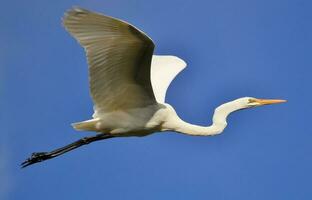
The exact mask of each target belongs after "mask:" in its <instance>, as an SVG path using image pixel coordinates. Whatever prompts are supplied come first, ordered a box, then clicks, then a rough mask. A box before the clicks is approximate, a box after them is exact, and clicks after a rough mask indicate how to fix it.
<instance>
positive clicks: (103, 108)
mask: <svg viewBox="0 0 312 200" xmlns="http://www.w3.org/2000/svg"><path fill="white" fill-rule="evenodd" d="M63 24H64V26H65V28H66V30H67V31H68V32H69V33H70V34H71V35H72V36H73V37H74V38H75V39H77V41H78V42H79V43H80V44H81V45H82V46H83V47H84V48H85V51H86V54H87V60H88V64H89V81H90V91H91V96H92V99H93V101H94V104H95V110H96V112H110V111H115V110H122V109H131V108H137V107H144V106H148V105H150V104H154V103H155V102H156V100H155V97H154V94H153V90H152V85H151V80H150V65H151V58H152V54H153V50H154V44H153V42H152V40H151V39H150V38H149V37H148V36H146V35H145V34H144V33H143V32H142V31H140V30H138V29H137V28H135V27H134V26H132V25H130V24H128V23H126V22H124V21H121V20H118V19H115V18H112V17H109V16H104V15H101V14H98V13H94V12H91V11H88V10H85V9H81V8H74V9H71V10H69V11H68V12H67V13H66V14H65V16H64V19H63Z"/></svg>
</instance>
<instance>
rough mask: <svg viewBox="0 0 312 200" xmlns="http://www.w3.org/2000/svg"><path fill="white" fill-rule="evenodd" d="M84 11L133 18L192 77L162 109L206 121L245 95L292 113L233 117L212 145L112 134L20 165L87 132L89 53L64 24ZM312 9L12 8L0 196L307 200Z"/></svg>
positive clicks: (270, 2)
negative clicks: (79, 127) (83, 125)
mask: <svg viewBox="0 0 312 200" xmlns="http://www.w3.org/2000/svg"><path fill="white" fill-rule="evenodd" d="M73 5H78V6H81V7H84V8H87V9H90V10H95V11H98V12H101V13H105V14H107V15H111V16H114V17H117V18H121V19H123V20H125V21H128V22H131V23H132V24H134V25H135V26H137V27H139V28H140V29H142V30H143V31H145V32H146V33H147V34H148V35H149V36H150V37H151V38H153V40H154V41H155V43H156V52H155V53H156V54H171V55H177V56H179V57H181V58H183V59H184V60H185V61H186V62H187V63H188V67H187V68H186V69H185V70H184V71H183V73H181V74H180V75H179V76H178V77H177V78H176V79H175V80H174V82H173V83H172V85H171V86H170V88H169V90H168V94H167V102H168V103H170V104H172V105H173V106H174V107H175V108H176V110H177V112H178V114H179V115H180V116H181V118H183V119H184V120H186V121H188V122H191V123H195V124H200V125H209V124H210V123H211V116H212V113H213V110H214V108H215V107H216V106H218V105H219V104H221V103H224V102H226V101H230V100H233V99H236V98H238V97H244V96H253V97H259V98H283V99H287V100H288V103H287V104H280V105H274V106H266V107H259V108H255V109H249V110H244V111H240V112H236V113H234V114H233V115H231V116H230V117H229V120H228V124H229V126H228V127H227V128H226V130H225V132H224V133H223V134H222V135H219V136H217V137H190V136H185V135H182V134H176V133H157V134H154V135H151V136H148V137H144V138H135V137H133V138H117V139H112V140H107V141H101V142H97V143H94V144H91V145H89V146H86V147H83V148H80V149H77V150H75V151H73V152H71V153H68V154H65V155H64V156H61V157H58V158H55V159H53V160H49V161H46V162H44V163H40V164H36V165H33V166H31V167H29V168H25V169H20V168H19V164H20V163H21V161H23V160H24V159H25V158H26V157H28V156H29V155H30V154H31V153H32V152H34V151H48V150H52V149H54V148H57V147H60V146H62V145H65V144H67V143H70V142H72V141H74V140H77V139H79V138H81V137H83V136H87V135H90V133H89V132H76V131H75V130H73V129H72V128H71V126H70V123H72V122H76V121H82V120H85V119H89V118H90V116H91V114H92V112H93V111H92V101H91V98H90V96H89V91H88V78H87V65H86V59H85V56H84V52H83V49H82V48H81V47H80V46H79V45H78V43H77V42H76V41H75V40H74V39H73V38H72V37H70V35H69V34H68V33H67V32H66V31H65V30H64V28H63V27H62V25H61V17H62V15H63V13H64V12H65V11H66V10H67V9H69V8H70V7H72V6H73ZM311 7H312V1H310V0H236V1H232V0H205V1H204V0H203V1H194V0H192V1H181V0H173V1H168V0H157V1H147V0H128V1H126V0H107V1H100V0H88V1H78V0H75V1H74V0H72V1H70V0H68V1H47V0H29V1H17V0H10V1H5V0H3V1H2V2H1V14H0V25H1V30H0V44H1V48H0V81H1V82H0V92H1V100H0V106H1V112H0V125H1V126H0V131H1V135H0V199H4V200H19V199H45V200H56V199H75V200H80V199H114V200H115V199H116V200H119V199H120V200H124V199H149V200H156V199H157V200H159V199H179V200H180V199H192V200H193V199H194V200H198V199H205V200H206V199H214V200H233V199H237V200H250V199H253V200H263V199H266V200H270V199H274V200H276V199H283V200H288V199H300V200H310V199H312V190H311V181H312V172H311V169H312V157H311V153H312V145H311V144H312V130H311V124H310V123H311V122H310V117H311V114H312V109H311V104H310V103H311V98H312V95H311V85H312V79H311V76H312V70H311V69H312V68H311V67H312V57H311V50H312V48H311V47H312V26H311V20H312V12H311Z"/></svg>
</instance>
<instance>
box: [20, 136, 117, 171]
mask: <svg viewBox="0 0 312 200" xmlns="http://www.w3.org/2000/svg"><path fill="white" fill-rule="evenodd" d="M112 137H115V136H112V135H104V134H99V135H95V136H91V137H84V138H82V139H80V140H77V141H76V142H73V143H71V144H69V145H66V146H64V147H61V148H58V149H55V150H53V151H50V152H35V153H33V154H31V156H30V157H29V158H28V159H26V160H25V161H24V162H23V163H22V164H21V166H22V168H24V167H27V166H28V165H32V164H35V163H38V162H41V161H44V160H48V159H51V158H55V157H57V156H60V155H62V154H64V153H66V152H69V151H71V150H74V149H76V148H78V147H81V146H83V145H86V144H89V143H91V142H95V141H98V140H104V139H108V138H112Z"/></svg>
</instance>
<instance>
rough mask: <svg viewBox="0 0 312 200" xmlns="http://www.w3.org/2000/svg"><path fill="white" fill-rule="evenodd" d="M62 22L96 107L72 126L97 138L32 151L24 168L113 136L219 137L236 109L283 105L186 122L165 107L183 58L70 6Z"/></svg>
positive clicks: (123, 25)
mask: <svg viewBox="0 0 312 200" xmlns="http://www.w3.org/2000/svg"><path fill="white" fill-rule="evenodd" d="M63 24H64V26H65V28H66V30H67V31H68V32H69V33H70V34H71V35H72V36H73V37H74V38H75V39H76V40H77V41H78V42H79V43H80V44H81V45H82V46H83V47H84V49H85V51H86V54H87V59H88V64H89V79H90V90H91V96H92V99H93V101H94V104H95V106H94V114H93V116H92V117H93V119H90V120H87V121H83V122H78V123H74V124H73V127H74V128H75V129H76V130H83V131H95V132H97V133H98V134H97V135H95V136H92V137H85V138H83V139H81V140H78V141H76V142H74V143H72V144H69V145H67V146H65V147H62V148H59V149H56V150H54V151H51V152H40V153H33V154H32V156H31V157H30V158H28V159H27V160H26V161H25V162H23V163H22V167H26V166H28V165H31V164H34V163H37V162H40V161H43V160H47V159H50V158H53V157H56V156H59V155H61V154H63V153H66V152H68V151H71V150H73V149H75V148H77V147H80V146H82V145H85V144H89V143H91V142H94V141H97V140H102V139H107V138H112V137H125V136H146V135H149V134H151V133H154V132H159V131H175V132H179V133H184V134H187V135H194V136H195V135H196V136H212V135H217V134H220V133H221V132H222V131H223V129H224V128H225V127H226V125H227V122H226V118H227V116H228V115H229V114H230V113H232V112H234V111H236V110H240V109H244V108H252V107H256V106H261V105H267V104H275V103H282V102H285V100H277V99H257V98H253V97H243V98H239V99H236V100H234V101H231V102H228V103H225V104H222V105H221V106H219V107H217V108H216V109H215V112H214V115H213V119H212V121H213V123H212V125H211V126H207V127H203V126H197V125H193V124H189V123H187V122H185V121H183V120H182V119H180V117H179V116H178V115H177V113H176V112H175V110H174V108H173V107H172V106H171V105H169V104H167V103H165V96H166V90H167V88H168V86H169V84H170V82H171V81H172V80H173V79H174V77H175V76H176V75H177V74H178V73H179V72H180V71H182V70H183V69H184V68H185V67H186V63H185V62H184V61H183V60H181V59H180V58H178V57H175V56H157V55H153V51H154V43H153V41H152V40H151V39H150V38H149V37H148V36H147V35H146V34H144V33H143V32H142V31H140V30H139V29H137V28H136V27H134V26H133V25H131V24H129V23H127V22H124V21H121V20H119V19H115V18H112V17H109V16H105V15H101V14H98V13H94V12H91V11H88V10H85V9H82V8H73V9H71V10H69V11H68V12H67V13H66V14H65V16H64V18H63Z"/></svg>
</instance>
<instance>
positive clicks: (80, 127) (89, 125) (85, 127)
mask: <svg viewBox="0 0 312 200" xmlns="http://www.w3.org/2000/svg"><path fill="white" fill-rule="evenodd" d="M97 122H98V120H97V119H90V120H86V121H83V122H76V123H72V124H71V125H72V126H73V128H74V129H76V130H77V131H96V130H97V129H96V123H97Z"/></svg>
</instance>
